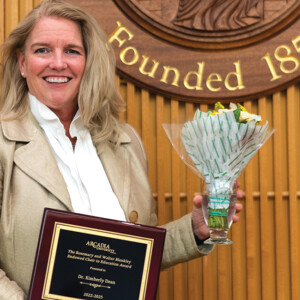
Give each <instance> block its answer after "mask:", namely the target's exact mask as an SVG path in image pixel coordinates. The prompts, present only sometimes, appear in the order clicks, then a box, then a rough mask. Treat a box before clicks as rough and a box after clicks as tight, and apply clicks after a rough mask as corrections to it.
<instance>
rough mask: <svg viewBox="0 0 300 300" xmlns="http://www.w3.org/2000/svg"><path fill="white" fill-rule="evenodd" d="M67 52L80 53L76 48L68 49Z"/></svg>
mask: <svg viewBox="0 0 300 300" xmlns="http://www.w3.org/2000/svg"><path fill="white" fill-rule="evenodd" d="M66 53H68V54H80V53H79V51H77V50H74V49H68V50H66Z"/></svg>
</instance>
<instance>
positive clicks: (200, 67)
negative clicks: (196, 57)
mask: <svg viewBox="0 0 300 300" xmlns="http://www.w3.org/2000/svg"><path fill="white" fill-rule="evenodd" d="M204 65H205V62H201V63H199V62H198V72H195V71H190V72H188V73H187V74H186V75H185V77H184V80H183V84H184V86H185V87H186V88H187V89H188V90H197V91H199V90H203V88H202V86H201V85H202V78H203V72H204ZM191 75H195V76H196V78H197V81H196V85H194V86H192V85H190V84H189V78H190V76H191Z"/></svg>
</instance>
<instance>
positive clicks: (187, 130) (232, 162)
mask: <svg viewBox="0 0 300 300" xmlns="http://www.w3.org/2000/svg"><path fill="white" fill-rule="evenodd" d="M260 122H261V117H260V116H258V115H254V114H250V113H248V112H247V111H246V109H245V108H244V107H243V106H242V105H240V104H237V105H236V104H234V103H230V106H229V108H228V109H226V108H225V107H224V106H223V105H222V104H221V103H220V102H218V103H216V105H215V109H214V110H213V111H208V112H207V113H205V112H202V111H200V110H199V109H198V110H197V111H196V113H195V115H194V119H193V121H190V122H186V123H185V124H163V127H164V129H165V131H166V133H167V135H168V138H169V139H170V141H171V143H172V145H173V147H174V148H175V150H176V151H177V153H178V154H179V156H180V157H181V159H182V160H183V161H184V162H185V163H186V164H187V165H188V166H189V167H190V168H192V169H193V170H194V171H195V172H196V173H197V174H198V175H199V176H200V177H201V178H202V179H203V180H204V183H205V192H204V194H203V201H202V209H203V214H204V218H205V221H206V224H207V226H208V227H209V230H210V239H208V240H206V241H205V243H210V244H211V243H212V244H231V243H232V242H231V241H230V240H229V239H228V238H227V233H228V230H229V228H230V226H231V223H232V217H233V216H234V214H235V203H236V200H237V197H236V194H235V190H234V188H235V182H236V179H237V178H238V176H239V175H240V174H241V172H242V171H243V170H244V168H245V167H246V165H247V163H248V162H249V161H250V159H251V158H252V157H253V155H254V154H255V153H256V152H257V151H258V150H259V148H260V147H261V146H262V145H263V144H264V143H265V142H266V140H267V139H268V138H269V137H270V136H271V135H272V134H273V132H274V130H271V129H269V126H268V122H266V124H265V125H259V123H260Z"/></svg>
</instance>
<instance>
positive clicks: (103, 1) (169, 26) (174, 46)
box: [68, 0, 300, 102]
mask: <svg viewBox="0 0 300 300" xmlns="http://www.w3.org/2000/svg"><path fill="white" fill-rule="evenodd" d="M68 1H71V2H73V3H75V4H78V5H80V6H82V7H83V8H84V9H86V10H87V11H89V12H90V13H91V14H92V15H93V16H94V17H95V18H96V20H97V21H98V22H99V24H100V25H101V27H102V28H103V29H104V30H105V31H106V33H107V34H108V36H109V43H110V44H111V45H112V47H113V49H114V51H115V55H116V60H117V72H118V73H119V74H120V75H121V76H123V77H125V78H127V79H128V80H130V81H132V82H134V83H135V84H136V85H138V86H141V87H144V88H146V89H148V90H149V91H151V92H154V93H159V94H161V95H164V96H167V97H169V98H173V99H178V100H183V101H184V100H188V101H193V102H203V101H205V102H215V101H216V100H217V99H218V100H220V101H223V102H226V101H228V102H229V101H240V100H243V99H247V100H249V99H256V98H257V97H261V96H263V95H267V94H271V93H273V92H275V91H278V90H280V89H283V88H286V87H287V86H288V85H290V84H292V83H295V82H298V81H299V79H300V18H299V16H300V15H299V12H300V1H299V0H289V1H286V0H276V1H274V0H151V1H150V0H114V1H111V0H86V1H81V0H68Z"/></svg>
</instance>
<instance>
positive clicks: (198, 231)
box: [192, 182, 245, 240]
mask: <svg viewBox="0 0 300 300" xmlns="http://www.w3.org/2000/svg"><path fill="white" fill-rule="evenodd" d="M236 187H237V188H238V187H239V183H238V182H237V183H236ZM236 194H237V198H238V199H241V198H243V197H244V196H245V193H244V191H242V190H237V191H236ZM193 202H194V207H193V211H192V224H193V231H194V234H195V235H196V236H197V237H198V238H199V239H200V240H205V239H207V238H208V237H209V229H208V227H207V225H206V223H205V219H204V216H203V212H202V196H195V197H194V199H193ZM235 209H236V213H239V212H240V211H241V210H242V209H243V205H242V204H241V203H236V205H235ZM238 220H239V216H237V215H235V216H234V217H233V219H232V221H233V222H234V223H236V222H238Z"/></svg>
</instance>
